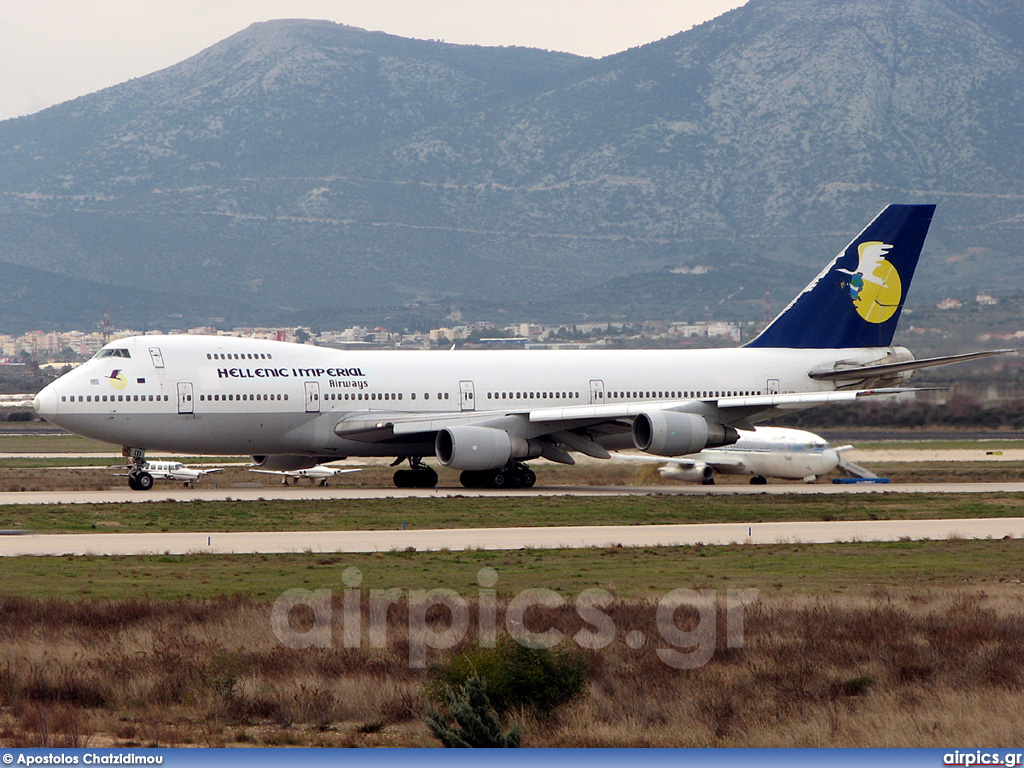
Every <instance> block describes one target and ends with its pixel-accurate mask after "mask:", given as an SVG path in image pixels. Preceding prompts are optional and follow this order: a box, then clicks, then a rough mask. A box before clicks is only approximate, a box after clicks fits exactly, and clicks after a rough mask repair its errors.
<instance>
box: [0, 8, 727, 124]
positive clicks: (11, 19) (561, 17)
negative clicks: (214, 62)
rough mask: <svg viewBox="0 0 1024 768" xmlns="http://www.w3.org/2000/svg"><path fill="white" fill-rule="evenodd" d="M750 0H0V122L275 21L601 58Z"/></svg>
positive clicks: (150, 69) (172, 61) (164, 64)
mask: <svg viewBox="0 0 1024 768" xmlns="http://www.w3.org/2000/svg"><path fill="white" fill-rule="evenodd" d="M745 1H746V0H502V1H501V2H498V1H497V0H0V120H2V119H6V118H9V117H17V116H19V115H25V114H30V113H32V112H38V111H39V110H40V109H44V108H45V107H48V106H51V105H53V104H56V103H58V102H61V101H67V100H68V99H73V98H75V97H76V96H82V95H83V94H86V93H91V92H93V91H97V90H100V89H101V88H106V87H107V86H110V85H115V84H117V83H121V82H124V81H125V80H128V79H130V78H133V77H139V76H141V75H146V74H149V73H150V72H154V71H156V70H158V69H163V68H164V67H168V66H170V65H172V64H176V63H177V62H179V61H181V60H182V59H186V58H188V57H189V56H192V55H193V54H195V53H198V52H199V51H201V50H202V49H203V48H207V47H209V46H210V45H213V44H214V43H216V42H217V41H219V40H223V39H224V38H225V37H228V36H229V35H232V34H234V33H235V32H238V31H239V30H241V29H244V28H245V27H247V26H248V25H249V24H251V23H253V22H255V21H265V20H267V19H287V18H292V19H295V18H305V19H329V20H331V21H337V22H341V23H343V24H350V25H352V26H356V27H363V28H364V29H369V30H379V31H382V32H389V33H391V34H395V35H401V36H402V37H416V38H425V39H434V40H445V41H447V42H450V43H476V44H479V45H523V46H529V47H532V48H546V49H549V50H555V51H567V52H570V53H578V54H581V55H584V56H605V55H607V54H610V53H616V52H618V51H622V50H625V49H627V48H631V47H633V46H635V45H641V44H643V43H649V42H651V41H652V40H660V39H661V38H663V37H668V36H669V35H674V34H676V33H677V32H681V31H683V30H685V29H689V28H690V27H693V26H694V25H696V24H700V23H701V22H703V21H707V20H708V19H711V18H714V17H715V16H719V15H721V14H722V13H725V12H726V11H728V10H730V9H732V8H736V7H738V6H740V5H743V4H744V2H745Z"/></svg>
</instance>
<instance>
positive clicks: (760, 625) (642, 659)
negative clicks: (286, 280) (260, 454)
mask: <svg viewBox="0 0 1024 768" xmlns="http://www.w3.org/2000/svg"><path fill="white" fill-rule="evenodd" d="M30 439H32V440H40V441H43V443H42V444H43V445H51V446H52V445H56V443H52V442H50V443H47V442H46V441H48V440H53V438H47V437H39V438H35V437H33V438H30ZM59 439H60V440H64V441H65V442H64V443H61V445H62V446H63V449H64V450H68V451H71V450H75V449H76V448H77V449H79V450H88V449H83V448H82V447H81V446H80V445H79V444H76V443H74V440H77V438H59ZM26 445H27V443H22V448H23V450H27V449H26V448H24V446H26ZM91 448H93V449H94V448H95V447H91ZM0 462H2V463H0V467H2V469H0V490H15V491H16V490H22V489H24V490H31V489H52V488H67V489H86V488H95V489H103V488H110V487H118V486H120V485H121V484H122V483H123V482H124V478H117V477H114V476H113V471H114V470H111V469H77V468H74V467H76V466H81V465H92V464H98V463H100V462H98V461H96V460H91V459H75V458H70V457H67V458H63V459H42V460H39V461H37V462H34V461H33V460H28V459H13V458H4V459H0ZM58 464H59V465H62V466H60V467H56V468H55V465H58ZM875 469H881V470H882V473H883V474H887V475H889V476H891V477H893V479H894V480H918V481H925V482H927V481H929V480H931V479H933V478H934V477H936V476H938V477H940V478H951V477H955V478H956V479H970V480H974V481H977V480H990V481H993V482H998V481H999V480H1010V479H1020V478H1021V477H1024V466H1021V465H1020V464H1018V463H1016V462H1000V463H999V464H987V463H982V462H976V463H971V464H970V465H964V464H959V465H956V466H953V465H949V464H946V463H931V462H920V463H913V464H908V463H893V464H892V465H885V466H883V467H881V468H879V467H875ZM539 474H540V478H541V479H540V483H542V484H545V485H573V484H587V483H593V484H620V485H626V484H630V485H632V484H648V483H657V482H661V480H660V477H659V476H658V475H657V473H656V471H655V470H654V469H653V468H652V467H639V468H638V467H635V466H633V465H624V464H623V465H609V464H604V465H591V464H581V465H580V466H577V467H555V466H544V467H543V468H542V469H541V471H540V473H539ZM390 475H391V470H390V469H388V468H387V467H386V466H384V465H383V464H382V463H379V462H378V463H373V464H371V465H369V466H368V468H367V469H366V470H365V471H363V472H359V473H355V474H351V475H347V476H345V477H344V478H343V479H341V480H339V484H342V483H344V484H359V485H376V486H382V485H383V486H386V485H388V484H389V482H390ZM273 482H274V480H272V479H269V478H266V477H260V476H256V475H252V474H251V473H249V472H247V471H246V470H245V469H244V468H243V467H233V468H230V469H229V470H228V471H226V472H224V473H223V474H220V475H217V476H211V477H208V478H205V479H204V480H202V481H201V485H203V486H207V485H209V486H212V484H213V483H218V484H219V485H220V487H222V488H223V487H232V486H235V485H240V484H244V485H250V484H252V483H262V484H264V485H270V484H271V483H273ZM441 482H442V484H445V485H452V486H454V485H455V484H456V482H457V480H456V477H455V474H454V473H448V472H442V474H441ZM725 482H746V481H745V479H743V478H737V479H735V480H728V479H726V480H725ZM159 488H160V486H159V485H158V487H157V490H156V491H155V492H154V496H153V500H154V502H156V503H153V504H138V505H121V506H120V507H119V506H118V505H62V506H61V507H60V508H28V507H13V506H12V507H9V508H0V527H3V528H12V527H25V528H34V529H38V530H51V531H52V530H78V531H90V530H104V531H106V530H161V529H165V528H168V529H175V530H180V529H194V530H207V529H209V526H210V525H217V526H220V527H219V528H217V529H221V528H235V529H247V528H251V527H254V526H260V527H264V528H266V529H267V530H284V529H288V528H292V529H294V528H295V527H297V526H298V527H307V528H309V526H313V528H312V529H314V530H316V529H318V528H317V527H318V526H319V527H393V526H397V525H404V524H405V523H406V522H409V524H410V525H416V524H420V525H423V526H424V527H426V526H427V525H428V523H429V525H430V526H444V525H448V526H451V525H467V524H470V525H479V524H484V523H486V524H493V525H512V524H544V525H552V524H565V523H567V522H589V523H595V524H600V523H601V522H611V521H615V522H672V521H678V522H683V521H686V520H697V519H701V520H709V519H714V520H719V519H744V520H747V519H750V520H758V519H781V518H782V517H787V516H790V517H791V516H796V517H800V518H809V519H849V518H850V517H851V516H852V517H854V518H864V517H886V516H893V517H896V516H907V517H920V516H934V515H935V514H936V513H941V514H949V515H957V516H964V515H979V516H980V515H1011V514H1012V515H1019V514H1020V513H1019V512H1018V509H1019V508H1020V506H1021V504H1022V503H1024V501H1022V499H1021V498H1020V497H1019V496H1017V495H1014V494H1005V493H1002V494H1000V493H993V494H986V495H985V496H983V497H974V498H967V497H948V498H947V497H942V498H939V497H938V496H923V495H922V496H921V497H920V498H917V497H915V498H913V499H911V498H907V497H901V496H889V495H887V496H886V497H884V498H883V497H878V498H874V497H873V498H871V499H870V500H868V499H856V500H854V499H851V498H849V497H842V496H841V497H837V498H836V499H832V500H829V501H828V502H825V501H823V500H820V499H814V498H808V499H798V498H796V497H794V498H791V499H786V498H785V497H782V498H781V499H777V500H775V501H771V502H770V503H769V502H766V501H765V500H764V499H761V498H752V499H742V500H740V499H727V498H713V497H712V498H694V499H690V500H673V499H654V498H651V497H633V498H629V499H624V500H614V501H587V502H582V501H576V500H566V499H548V500H535V501H526V500H471V499H451V500H447V501H444V502H440V501H436V500H429V499H428V500H420V501H416V502H400V501H396V500H390V501H383V502H377V503H374V504H371V503H369V502H345V503H337V502H333V503H328V502H325V503H324V504H320V503H319V502H305V503H303V505H302V506H303V509H295V508H292V507H287V506H284V505H282V504H280V503H270V502H266V503H264V502H260V503H256V504H251V505H248V506H247V507H243V505H241V503H240V502H234V503H232V502H227V503H223V504H214V503H206V504H177V505H176V506H175V505H165V504H162V503H160V502H159V501H158V500H159V499H160V498H161V496H160V494H159ZM122 507H125V508H122ZM128 507H130V508H131V509H129V508H128ZM136 508H138V509H136ZM780 516H781V517H780ZM1022 547H1024V542H1022V541H1021V540H1020V539H1012V540H1005V541H969V542H968V541H961V540H949V541H944V542H916V541H915V542H909V541H908V542H893V543H890V544H873V543H864V542H861V543H848V544H842V545H822V546H812V545H801V544H797V543H787V544H783V543H780V544H776V545H767V546H764V547H749V546H740V545H737V546H732V547H687V548H671V549H670V548H660V549H656V548H651V549H637V550H630V549H613V550H579V551H572V552H568V551H566V552H560V551H533V550H525V551H516V552H503V553H484V552H457V553H453V552H445V551H441V552H432V553H424V552H392V553H376V554H373V555H360V556H353V557H347V558H344V559H342V558H340V557H325V556H322V555H314V554H312V553H307V554H296V555H282V556H269V555H253V556H239V557H216V556H207V555H190V556H182V557H170V556H159V555H154V556H149V557H138V558H129V557H119V558H98V557H84V558H70V557H68V558H16V559H10V560H4V561H2V562H0V584H2V586H0V745H2V746H8V747H16V746H17V747H33V746H53V747H60V746H64V747H76V746H77V747H86V746H87V747H106V746H126V747H127V746H143V747H147V746H290V745H302V746H339V747H340V746H438V745H439V742H438V741H437V740H436V739H435V738H434V737H433V736H432V735H431V733H430V731H429V729H428V728H427V726H426V724H425V716H426V712H427V708H428V706H429V705H430V704H431V699H430V693H429V691H431V690H433V689H432V688H431V681H432V680H433V679H434V678H435V676H436V674H437V669H438V668H440V667H441V666H443V665H444V664H446V663H447V662H449V661H450V660H452V659H455V658H458V657H459V656H460V654H463V653H464V652H466V651H469V650H472V649H473V647H474V644H475V642H476V640H477V639H478V638H479V637H480V636H481V634H482V630H481V626H482V614H481V613H480V610H479V603H478V599H479V594H480V587H479V584H478V583H477V579H476V578H475V576H476V574H477V573H478V571H479V569H480V568H481V567H483V566H490V567H494V568H496V569H497V570H498V571H499V572H500V574H501V579H500V584H499V585H498V586H497V590H498V596H497V599H496V623H497V627H498V628H499V629H498V635H499V637H501V636H503V635H504V634H505V632H506V631H507V629H506V628H507V626H508V622H507V620H506V618H507V617H506V613H507V611H508V610H509V608H510V600H511V599H512V598H513V597H514V595H515V594H517V593H518V592H519V591H520V590H523V589H526V588H529V587H546V588H551V589H554V590H556V591H557V592H558V593H559V594H560V595H562V596H564V597H566V598H567V599H568V600H569V603H568V604H566V605H564V606H563V607H560V608H542V607H533V608H531V609H529V610H528V611H527V612H526V614H525V617H524V622H525V626H526V628H528V629H530V630H532V631H536V632H542V631H544V630H546V629H551V628H554V629H557V630H558V631H559V632H561V633H562V635H563V637H564V638H566V639H565V640H564V643H563V645H564V647H566V648H569V649H573V650H574V652H576V653H579V654H581V655H582V656H583V658H584V659H585V661H586V685H585V691H584V695H583V696H582V697H580V698H579V699H577V700H575V701H572V702H571V703H569V704H566V705H564V706H561V707H559V708H557V709H555V710H554V711H553V712H552V713H550V714H546V715H545V714H539V713H538V712H536V711H533V710H514V711H512V712H510V713H509V715H508V718H507V720H508V722H507V723H506V726H507V725H508V724H509V723H511V722H513V721H514V722H516V723H518V724H519V725H520V727H521V729H522V733H523V743H524V745H526V746H665V747H669V746H675V747H704V746H735V747H768V746H790V747H805V746H806V747H844V746H851V747H913V746H921V747H938V746H948V745H949V744H950V743H993V744H995V743H1011V744H1012V743H1019V742H1021V741H1022V740H1024V719H1022V718H1021V717H1020V710H1021V705H1022V703H1024V641H1022V637H1024V585H1022V582H1024V566H1022V565H1021V563H1022V562H1024V559H1022ZM351 565H355V566H357V567H359V568H360V570H361V572H362V574H363V582H362V585H361V589H362V591H361V592H360V593H359V597H360V607H359V615H360V622H361V628H362V632H361V633H360V637H359V643H358V645H357V647H346V646H345V643H344V642H343V640H344V637H345V632H344V630H345V626H344V623H345V622H344V618H345V605H344V585H343V584H342V583H341V575H340V574H341V571H342V570H343V569H344V568H345V567H348V566H351ZM294 587H303V588H308V589H322V588H328V589H331V590H332V591H333V602H332V603H331V615H332V617H333V622H332V625H331V642H330V643H329V645H328V647H310V648H302V649H298V648H290V647H287V646H286V645H284V644H282V643H281V642H280V641H279V639H278V638H277V637H276V636H275V633H274V631H273V628H272V621H271V615H272V605H273V603H272V601H273V600H274V599H275V597H276V596H277V595H280V594H281V592H282V591H283V590H285V589H289V588H294ZM436 587H447V588H451V589H454V590H456V591H457V592H458V593H459V594H461V595H463V596H464V598H465V599H466V602H467V604H468V606H469V616H468V629H467V631H466V633H465V635H464V639H463V640H461V641H460V642H459V643H458V644H456V645H455V646H453V647H451V648H448V649H446V650H440V651H429V652H428V655H427V660H428V662H429V663H428V664H427V665H426V666H425V667H418V666H414V665H411V664H410V661H409V659H410V649H411V647H414V646H415V640H414V638H413V637H412V636H411V635H410V631H409V626H410V615H411V606H410V603H409V600H408V596H409V594H410V590H412V589H417V588H424V589H431V588H436ZM595 587H597V588H601V589H604V590H607V591H608V592H609V593H610V594H611V595H614V598H613V602H612V603H611V604H610V605H609V606H608V607H606V608H604V609H603V613H604V614H605V615H606V616H607V617H608V619H609V621H610V622H611V624H610V626H611V627H612V628H613V638H612V639H611V642H610V644H609V645H607V647H603V648H600V649H593V650H587V649H580V648H579V647H578V645H577V644H576V643H574V642H573V641H572V638H573V637H575V636H576V633H577V632H580V631H583V630H593V629H594V625H593V623H588V622H585V621H584V620H583V618H582V617H581V615H580V613H579V612H578V611H577V610H576V608H575V606H574V605H573V603H572V600H573V598H574V597H575V596H576V595H578V594H579V593H580V592H581V591H582V590H584V589H587V588H595ZM677 587H688V588H692V589H701V588H706V589H714V590H716V594H717V595H718V597H719V598H720V601H719V604H718V606H717V610H716V611H715V613H714V614H712V618H711V622H710V624H704V625H701V623H700V619H699V614H697V613H696V612H695V611H693V610H682V611H680V612H679V613H678V614H677V615H676V616H675V618H674V621H675V624H674V626H675V628H676V629H677V630H680V631H689V630H694V629H695V628H696V627H698V626H704V628H705V629H707V630H708V631H709V633H710V634H709V635H707V636H705V637H712V638H713V649H714V650H713V653H711V654H710V659H709V660H708V661H707V663H704V664H700V665H697V666H696V667H695V668H692V669H679V668H676V667H674V666H671V665H669V664H666V663H665V662H664V661H663V660H662V659H661V658H660V657H659V654H658V651H659V650H661V651H665V650H670V649H672V646H673V643H670V642H669V640H670V639H672V638H671V635H670V633H669V632H666V631H665V627H664V624H661V625H659V623H658V620H657V615H658V600H659V598H660V596H661V595H664V594H666V593H667V592H668V591H669V590H671V589H674V588H677ZM749 588H755V589H757V590H759V595H758V597H757V598H756V599H755V600H753V602H750V603H749V604H747V605H746V606H745V607H744V609H743V613H742V617H743V621H742V626H743V633H742V636H743V646H742V647H736V644H735V642H733V643H730V642H729V637H730V632H729V630H730V628H731V629H732V630H734V631H733V634H732V635H731V636H732V637H733V638H734V639H735V636H736V635H735V628H736V624H735V621H736V615H735V613H734V614H733V615H732V617H731V618H730V614H729V612H728V611H727V610H726V607H725V605H724V603H723V602H722V601H723V600H724V599H725V596H726V595H727V594H728V591H729V590H739V589H749ZM373 589H395V590H397V591H398V595H399V597H398V598H397V601H396V602H395V603H394V604H393V605H392V606H391V607H390V609H387V610H386V611H384V612H378V613H375V610H376V606H375V604H374V603H373V599H372V593H371V590H373ZM291 619H292V626H293V628H294V629H296V630H298V631H302V630H304V629H307V628H308V627H309V621H310V619H311V612H310V611H308V609H307V610H305V611H304V610H302V609H297V610H296V611H294V612H293V613H292V616H291ZM379 621H383V622H385V623H384V624H377V626H378V627H383V628H385V630H386V631H384V636H385V637H386V640H387V642H386V644H384V645H383V647H374V646H372V644H371V637H370V633H369V628H370V627H371V626H372V625H374V622H379ZM448 623H449V616H448V613H447V611H446V610H444V609H443V608H439V607H435V608H432V609H431V611H430V612H428V614H427V625H428V627H429V628H430V629H431V630H433V631H437V632H440V631H442V630H443V629H444V628H445V627H447V626H448ZM512 626H513V627H516V626H519V625H518V624H517V623H516V621H514V620H513V622H512ZM712 630H713V631H712Z"/></svg>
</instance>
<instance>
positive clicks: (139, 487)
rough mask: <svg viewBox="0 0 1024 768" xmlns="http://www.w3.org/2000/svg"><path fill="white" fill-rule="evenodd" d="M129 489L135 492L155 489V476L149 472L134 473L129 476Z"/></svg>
mask: <svg viewBox="0 0 1024 768" xmlns="http://www.w3.org/2000/svg"><path fill="white" fill-rule="evenodd" d="M128 487H129V488H131V489H132V490H133V491H148V490H149V489H150V488H152V487H153V476H152V475H151V474H149V472H133V473H131V474H129V475H128Z"/></svg>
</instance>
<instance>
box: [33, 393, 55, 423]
mask: <svg viewBox="0 0 1024 768" xmlns="http://www.w3.org/2000/svg"><path fill="white" fill-rule="evenodd" d="M32 409H33V410H34V411H35V412H36V413H37V414H39V415H40V416H42V417H43V418H44V419H46V420H47V421H49V420H50V419H52V418H53V417H54V416H56V415H57V393H56V392H54V391H53V386H52V385H50V386H48V387H44V388H43V390H42V391H41V392H40V393H39V394H37V395H36V396H35V397H34V398H32Z"/></svg>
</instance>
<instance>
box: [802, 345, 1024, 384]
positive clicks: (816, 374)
mask: <svg viewBox="0 0 1024 768" xmlns="http://www.w3.org/2000/svg"><path fill="white" fill-rule="evenodd" d="M1016 351H1017V350H1015V349H990V350H986V351H984V352H968V353H966V354H963V355H946V356H944V357H927V358H924V359H922V360H907V361H905V362H902V363H885V364H883V365H863V366H859V367H856V368H841V369H839V370H829V371H811V372H810V373H809V374H807V375H808V376H810V377H811V378H812V379H818V380H823V381H853V380H857V379H865V378H868V377H872V376H884V375H886V374H889V373H899V372H900V371H916V370H917V369H918V368H934V367H936V366H939V365H952V364H953V363H965V362H967V361H968V360H980V359H981V358H983V357H994V356H996V355H1006V354H1010V353H1011V352H1016Z"/></svg>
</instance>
